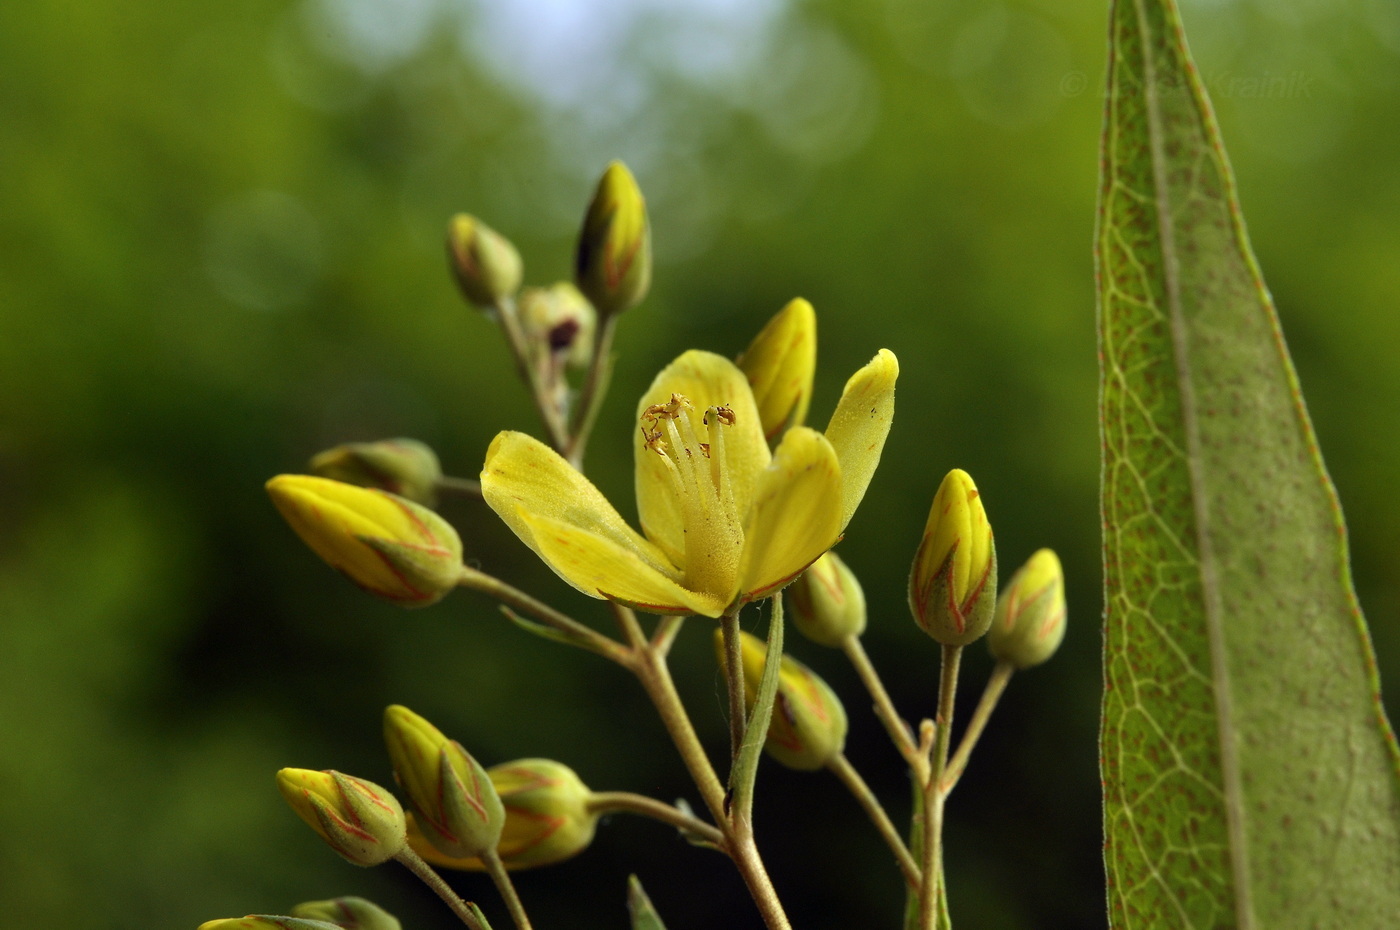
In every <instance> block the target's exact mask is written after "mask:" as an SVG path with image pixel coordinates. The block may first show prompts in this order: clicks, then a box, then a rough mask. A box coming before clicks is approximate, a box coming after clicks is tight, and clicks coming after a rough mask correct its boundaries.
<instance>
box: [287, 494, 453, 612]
mask: <svg viewBox="0 0 1400 930" xmlns="http://www.w3.org/2000/svg"><path fill="white" fill-rule="evenodd" d="M267 493H268V494H269V495H271V496H272V502H273V503H274V504H276V505H277V509H278V510H279V511H281V513H282V516H283V517H285V518H286V520H287V522H288V523H289V524H291V527H292V529H294V530H296V533H297V535H298V536H300V537H301V538H302V541H303V542H305V543H306V544H307V545H308V546H310V547H311V549H312V551H314V552H315V553H316V554H317V555H319V556H320V557H321V558H322V559H325V561H326V562H327V564H329V565H330V566H331V567H332V568H334V569H336V570H338V571H340V572H342V573H344V574H345V576H346V577H348V578H349V579H350V580H351V581H353V582H355V584H357V585H359V586H360V587H361V588H364V589H365V590H366V591H368V592H370V593H371V594H375V595H378V596H379V597H382V598H384V599H386V600H390V601H394V602H395V603H397V604H400V605H402V606H404V607H426V606H428V605H429V604H435V603H437V602H438V601H440V600H442V598H443V596H444V595H446V594H447V592H449V591H451V590H452V589H453V588H454V587H456V585H457V582H458V580H459V579H460V578H461V575H462V541H461V539H460V538H459V537H458V536H457V531H456V530H454V529H453V528H452V525H451V524H450V523H448V522H447V521H446V520H444V519H443V518H442V517H440V516H438V515H437V514H436V513H434V512H433V511H431V510H429V509H428V508H427V507H423V506H420V505H418V504H415V503H413V502H412V501H409V500H405V499H404V498H402V497H398V496H397V495H394V494H389V493H387V492H385V491H380V490H376V489H372V488H360V487H356V486H354V485H351V484H345V483H344V482H341V481H332V480H330V479H329V478H317V477H313V476H311V475H278V476H277V477H276V478H273V479H272V480H271V481H269V482H268V483H267Z"/></svg>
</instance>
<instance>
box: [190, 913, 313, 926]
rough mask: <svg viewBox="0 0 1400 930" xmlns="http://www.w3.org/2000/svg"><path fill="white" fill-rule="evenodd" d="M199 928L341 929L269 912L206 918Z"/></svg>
mask: <svg viewBox="0 0 1400 930" xmlns="http://www.w3.org/2000/svg"><path fill="white" fill-rule="evenodd" d="M199 930H341V928H340V927H338V926H337V925H335V924H331V923H326V922H325V921H324V920H299V919H298V918H296V917H274V916H272V915H269V914H250V915H248V916H247V917H225V918H224V919H223V920H206V921H205V922H204V923H202V924H200V925H199Z"/></svg>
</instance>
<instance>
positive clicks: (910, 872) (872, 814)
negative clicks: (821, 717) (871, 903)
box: [826, 752, 919, 888]
mask: <svg viewBox="0 0 1400 930" xmlns="http://www.w3.org/2000/svg"><path fill="white" fill-rule="evenodd" d="M826 767H827V768H829V769H831V771H832V772H833V773H834V774H835V775H836V777H837V778H839V779H841V784H843V785H845V786H846V789H847V790H848V791H850V792H851V794H852V795H853V796H854V797H855V799H856V801H857V802H858V803H859V804H860V806H861V809H862V810H864V811H865V814H866V816H867V817H869V818H870V822H871V823H873V824H875V829H876V830H878V831H880V836H881V837H882V838H884V841H885V845H887V846H889V848H890V852H892V853H894V858H895V862H897V863H898V864H899V869H900V871H901V872H903V873H904V880H905V882H907V883H908V885H909V887H910V888H918V887H919V866H918V864H917V863H916V862H914V857H913V856H912V855H910V854H909V847H907V846H905V845H904V839H903V838H902V837H901V836H900V835H899V831H898V830H896V829H895V826H894V824H893V823H891V822H890V817H889V815H888V814H886V813H885V809H884V807H882V806H881V805H880V799H879V798H877V797H875V792H873V791H871V790H870V786H869V785H867V784H866V783H865V779H864V778H861V777H860V773H859V772H857V771H856V769H855V766H853V765H851V762H850V760H849V759H847V758H846V754H845V753H843V752H838V753H837V754H836V755H835V756H834V757H833V758H832V760H831V761H830V762H828V763H827V765H826Z"/></svg>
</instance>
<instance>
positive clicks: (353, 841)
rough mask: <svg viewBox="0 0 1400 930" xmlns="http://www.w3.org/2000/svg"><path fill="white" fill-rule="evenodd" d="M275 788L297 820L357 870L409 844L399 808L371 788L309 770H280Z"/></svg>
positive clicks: (379, 790)
mask: <svg viewBox="0 0 1400 930" xmlns="http://www.w3.org/2000/svg"><path fill="white" fill-rule="evenodd" d="M277 787H278V788H279V789H281V791H282V797H283V798H285V799H286V801H287V803H288V804H289V805H291V808H292V810H294V811H296V813H297V816H298V817H300V818H301V819H302V820H305V821H306V822H307V823H308V824H310V826H311V829H313V830H315V831H316V832H317V833H318V834H320V836H321V839H323V840H325V841H326V842H327V843H328V844H329V845H330V847H331V849H334V850H335V851H336V852H338V853H340V855H341V856H342V857H344V858H345V859H346V860H347V861H349V862H353V863H354V864H355V865H364V866H371V865H379V864H380V863H381V862H384V861H386V860H388V859H392V858H393V857H394V856H396V855H398V854H399V852H400V851H402V850H403V848H404V845H405V844H406V843H407V842H408V834H407V828H406V827H405V825H404V816H403V808H402V807H400V806H399V802H398V800H397V799H395V798H394V796H393V795H392V794H390V793H389V792H388V791H386V790H384V789H383V788H381V787H379V786H378V785H376V784H374V783H373V782H368V781H364V780H363V779H359V778H354V777H353V776H350V775H342V774H341V773H340V772H334V771H324V772H315V771H312V770H310V769H282V770H281V771H280V772H278V773H277Z"/></svg>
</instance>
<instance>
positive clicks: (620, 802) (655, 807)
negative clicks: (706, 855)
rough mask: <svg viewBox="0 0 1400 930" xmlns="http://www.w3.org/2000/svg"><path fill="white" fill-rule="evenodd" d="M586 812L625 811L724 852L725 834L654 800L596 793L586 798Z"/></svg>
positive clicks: (617, 793)
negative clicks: (665, 825)
mask: <svg viewBox="0 0 1400 930" xmlns="http://www.w3.org/2000/svg"><path fill="white" fill-rule="evenodd" d="M588 809H589V811H591V812H593V813H595V814H607V813H611V812H613V811H625V812H627V813H629V814H639V815H641V816H642V817H650V818H651V819H652V820H659V821H661V822H662V823H665V824H670V825H671V826H673V827H675V828H676V829H677V830H680V831H681V832H682V833H689V834H691V835H692V836H695V837H697V838H699V839H701V840H704V841H705V842H706V843H709V844H710V845H711V846H714V847H715V848H717V849H718V850H720V851H721V852H726V851H727V850H726V848H725V840H724V834H723V833H722V832H721V831H720V830H719V829H718V828H717V827H713V826H711V825H710V824H708V823H706V822H705V821H703V820H701V819H700V818H698V817H693V816H691V815H690V814H687V813H686V812H685V811H683V810H681V809H680V808H677V807H674V806H672V805H670V804H667V803H666V802H664V801H658V800H656V799H655V798H649V797H647V796H646V795H644V794H633V793H632V792H630V791H595V792H594V793H593V794H591V795H590V796H589V798H588Z"/></svg>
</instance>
